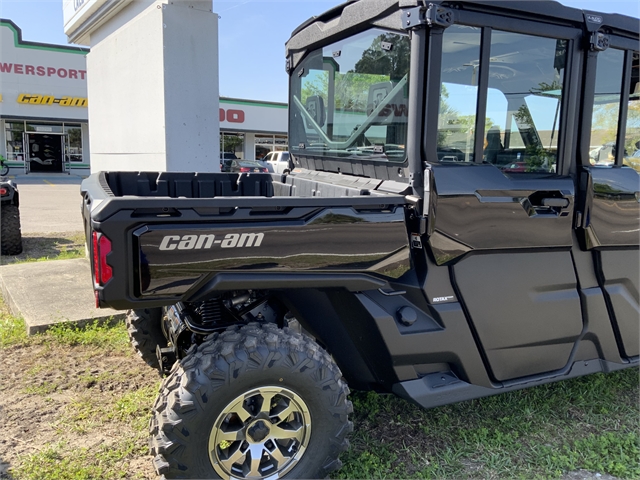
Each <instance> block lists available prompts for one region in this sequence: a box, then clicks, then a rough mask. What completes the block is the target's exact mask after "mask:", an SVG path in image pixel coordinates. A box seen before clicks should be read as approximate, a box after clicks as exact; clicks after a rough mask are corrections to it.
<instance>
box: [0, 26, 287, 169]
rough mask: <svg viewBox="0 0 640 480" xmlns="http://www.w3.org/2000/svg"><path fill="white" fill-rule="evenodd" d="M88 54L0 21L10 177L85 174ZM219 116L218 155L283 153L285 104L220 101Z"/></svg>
mask: <svg viewBox="0 0 640 480" xmlns="http://www.w3.org/2000/svg"><path fill="white" fill-rule="evenodd" d="M88 52H89V49H88V48H83V47H76V46H66V45H65V46H62V45H50V44H43V43H36V42H27V41H24V40H22V34H21V31H20V28H18V26H17V25H16V24H14V23H13V22H12V21H11V20H5V19H0V155H2V156H4V158H5V159H6V163H7V164H8V165H9V167H10V168H11V171H10V173H11V174H18V173H29V172H50V173H53V172H61V173H74V174H78V175H88V174H89V171H90V168H91V151H90V148H89V144H90V142H89V137H90V126H89V124H88V120H87V119H88V100H87V98H88V95H87V67H86V55H87V53H88ZM219 110H220V112H219V118H220V151H221V152H223V151H224V152H233V153H234V154H235V155H236V157H237V158H243V159H255V158H261V157H262V156H263V155H264V154H265V153H266V152H269V151H284V150H287V105H286V104H284V103H274V102H260V101H253V100H242V99H234V98H225V97H221V98H220V109H219ZM114 130H117V129H114Z"/></svg>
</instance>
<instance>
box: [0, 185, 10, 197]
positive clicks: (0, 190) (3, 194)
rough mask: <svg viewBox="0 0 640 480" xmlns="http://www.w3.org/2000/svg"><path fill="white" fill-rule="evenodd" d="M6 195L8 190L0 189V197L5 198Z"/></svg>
mask: <svg viewBox="0 0 640 480" xmlns="http://www.w3.org/2000/svg"><path fill="white" fill-rule="evenodd" d="M8 193H9V190H7V189H6V188H4V187H2V188H0V195H1V196H3V197H4V196H5V195H7V194H8Z"/></svg>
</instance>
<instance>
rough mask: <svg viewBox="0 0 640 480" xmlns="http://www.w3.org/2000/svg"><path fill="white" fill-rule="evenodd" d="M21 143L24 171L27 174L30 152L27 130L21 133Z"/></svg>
mask: <svg viewBox="0 0 640 480" xmlns="http://www.w3.org/2000/svg"><path fill="white" fill-rule="evenodd" d="M22 144H23V148H22V150H23V152H24V173H25V174H27V173H29V172H30V171H31V153H30V152H29V134H28V133H27V132H25V133H23V134H22Z"/></svg>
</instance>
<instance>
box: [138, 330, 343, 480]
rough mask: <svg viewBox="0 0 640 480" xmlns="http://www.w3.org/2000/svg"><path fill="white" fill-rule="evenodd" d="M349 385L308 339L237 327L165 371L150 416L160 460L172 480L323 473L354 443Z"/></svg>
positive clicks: (153, 446) (162, 470) (314, 475)
mask: <svg viewBox="0 0 640 480" xmlns="http://www.w3.org/2000/svg"><path fill="white" fill-rule="evenodd" d="M348 393H349V389H348V387H347V385H346V383H345V382H344V381H343V380H342V374H341V373H340V369H339V368H338V366H337V365H336V364H335V363H334V361H333V360H332V359H331V357H330V356H329V355H328V354H327V353H326V352H325V351H324V350H322V349H321V348H320V347H319V346H318V345H317V344H316V343H315V342H314V341H313V340H311V339H310V338H309V337H306V336H304V335H300V334H298V333H293V332H292V331H290V330H289V329H288V328H285V329H284V330H281V329H278V328H277V327H276V326H275V325H273V324H266V325H259V324H251V325H247V326H243V327H242V328H238V327H232V328H231V329H229V330H227V331H225V332H224V333H222V334H221V335H218V334H214V335H212V336H210V337H209V338H208V339H207V340H205V341H204V342H203V343H202V344H201V345H199V346H198V347H195V348H193V349H192V350H191V351H190V352H189V353H188V354H187V356H186V357H185V358H184V359H183V360H181V361H179V362H176V364H175V365H174V368H173V371H172V373H171V375H169V377H167V378H166V379H165V381H164V384H163V386H162V388H161V390H160V396H159V397H158V399H157V401H156V404H155V406H154V411H153V417H152V419H151V424H150V428H151V435H152V437H151V440H150V446H151V450H152V453H153V454H154V455H155V458H154V465H155V467H156V470H157V472H158V473H159V474H161V475H164V476H165V478H256V479H260V478H262V479H265V478H282V477H286V478H324V477H326V476H327V475H328V474H329V473H330V472H331V471H333V470H335V469H337V468H340V466H341V463H340V460H339V459H338V456H339V454H340V453H341V452H342V451H344V450H346V449H347V448H348V441H347V439H346V436H347V434H348V433H349V432H350V431H351V430H352V423H351V422H350V421H349V419H348V415H349V413H351V411H352V406H351V402H350V401H349V400H348V399H347V395H348Z"/></svg>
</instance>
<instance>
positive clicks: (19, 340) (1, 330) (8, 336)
mask: <svg viewBox="0 0 640 480" xmlns="http://www.w3.org/2000/svg"><path fill="white" fill-rule="evenodd" d="M0 307H1V308H0V349H3V348H7V347H10V346H13V345H24V344H26V343H28V341H29V337H28V336H27V328H26V326H25V324H24V320H22V319H20V318H16V317H13V316H11V315H10V314H9V313H8V312H7V311H6V307H4V305H1V306H0Z"/></svg>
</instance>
